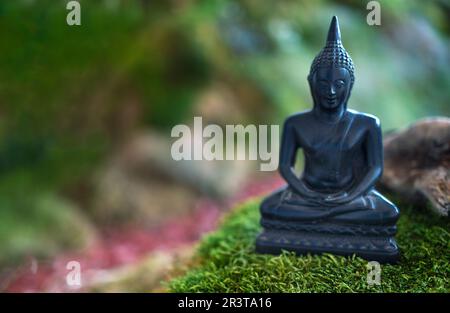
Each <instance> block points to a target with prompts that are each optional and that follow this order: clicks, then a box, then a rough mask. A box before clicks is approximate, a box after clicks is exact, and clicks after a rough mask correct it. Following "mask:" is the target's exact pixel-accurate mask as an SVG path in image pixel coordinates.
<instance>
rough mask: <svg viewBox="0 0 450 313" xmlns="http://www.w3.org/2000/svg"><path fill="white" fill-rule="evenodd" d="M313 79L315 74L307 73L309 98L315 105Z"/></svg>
mask: <svg viewBox="0 0 450 313" xmlns="http://www.w3.org/2000/svg"><path fill="white" fill-rule="evenodd" d="M315 77H316V73H315V72H314V73H309V75H308V83H309V91H310V93H311V97H312V99H313V102H314V105H316V98H315V95H314V80H315Z"/></svg>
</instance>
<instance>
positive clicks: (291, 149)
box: [279, 120, 320, 199]
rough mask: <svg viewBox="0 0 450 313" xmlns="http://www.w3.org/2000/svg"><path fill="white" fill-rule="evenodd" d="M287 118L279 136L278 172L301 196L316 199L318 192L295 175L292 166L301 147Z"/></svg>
mask: <svg viewBox="0 0 450 313" xmlns="http://www.w3.org/2000/svg"><path fill="white" fill-rule="evenodd" d="M290 123H291V122H290V121H289V120H287V121H286V122H285V124H284V127H283V134H282V138H281V150H280V163H279V172H280V174H281V176H282V177H283V178H284V180H286V182H287V183H288V184H289V186H290V187H291V188H292V189H293V190H294V191H295V192H297V193H298V194H299V195H301V196H302V197H305V198H308V199H317V198H319V196H320V195H319V194H318V193H317V192H314V191H312V190H310V189H309V188H307V187H306V186H305V184H304V183H303V182H302V181H301V180H300V179H299V178H298V177H297V176H296V175H295V172H294V167H295V160H296V157H297V150H298V149H299V148H301V146H300V145H299V143H298V142H297V140H296V137H295V133H294V132H295V130H294V128H293V127H292V125H291V124H290Z"/></svg>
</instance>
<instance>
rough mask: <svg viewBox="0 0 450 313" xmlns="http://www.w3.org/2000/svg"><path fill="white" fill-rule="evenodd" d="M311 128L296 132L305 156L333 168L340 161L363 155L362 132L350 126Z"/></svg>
mask: <svg viewBox="0 0 450 313" xmlns="http://www.w3.org/2000/svg"><path fill="white" fill-rule="evenodd" d="M333 126H334V125H332V126H328V127H321V128H319V127H312V128H310V129H308V130H305V131H302V132H298V133H297V137H298V138H297V139H298V141H299V143H300V146H301V148H302V149H303V152H304V154H305V156H306V157H307V158H309V159H313V160H315V161H317V162H320V163H322V164H324V165H325V164H329V165H331V166H333V167H335V165H337V164H342V160H343V159H344V160H345V159H349V158H351V157H352V156H358V155H359V154H362V153H364V152H363V149H362V145H363V141H364V132H362V131H361V130H360V129H357V128H355V127H352V126H351V125H337V126H334V127H333Z"/></svg>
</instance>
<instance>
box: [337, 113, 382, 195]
mask: <svg viewBox="0 0 450 313" xmlns="http://www.w3.org/2000/svg"><path fill="white" fill-rule="evenodd" d="M364 148H365V151H366V153H367V168H368V170H367V172H366V174H365V175H364V176H363V177H362V178H361V179H360V181H359V183H358V184H357V185H356V186H355V187H353V188H352V189H350V190H349V191H348V192H347V194H346V195H345V196H344V197H341V198H340V199H338V200H337V201H336V202H338V203H346V202H350V201H352V200H354V199H356V198H357V197H359V196H361V195H363V194H365V193H366V192H367V191H369V190H370V188H372V187H373V186H374V185H375V183H376V181H377V180H378V179H379V178H380V177H381V175H382V173H383V142H382V137H381V128H380V125H379V122H378V121H377V120H375V121H374V122H373V125H372V127H370V129H369V130H368V133H367V136H366V138H365V140H364Z"/></svg>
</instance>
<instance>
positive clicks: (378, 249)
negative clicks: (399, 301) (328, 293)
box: [256, 229, 400, 264]
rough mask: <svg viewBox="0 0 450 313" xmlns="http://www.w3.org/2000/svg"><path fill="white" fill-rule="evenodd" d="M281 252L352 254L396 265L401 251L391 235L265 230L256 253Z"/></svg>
mask: <svg viewBox="0 0 450 313" xmlns="http://www.w3.org/2000/svg"><path fill="white" fill-rule="evenodd" d="M282 250H287V251H293V252H295V253H296V254H297V255H305V254H308V253H310V254H322V253H330V254H336V255H342V256H351V255H353V254H355V255H357V256H359V257H361V258H363V259H366V260H368V261H377V262H380V263H391V264H392V263H397V262H398V260H399V256H400V255H399V250H398V247H397V243H396V242H395V239H394V238H393V237H390V236H361V235H358V236H352V235H339V234H324V233H314V232H298V231H295V232H294V231H286V230H273V229H265V230H264V231H263V232H262V233H261V234H260V235H259V236H258V238H257V239H256V252H258V253H268V254H280V253H281V251H282Z"/></svg>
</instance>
